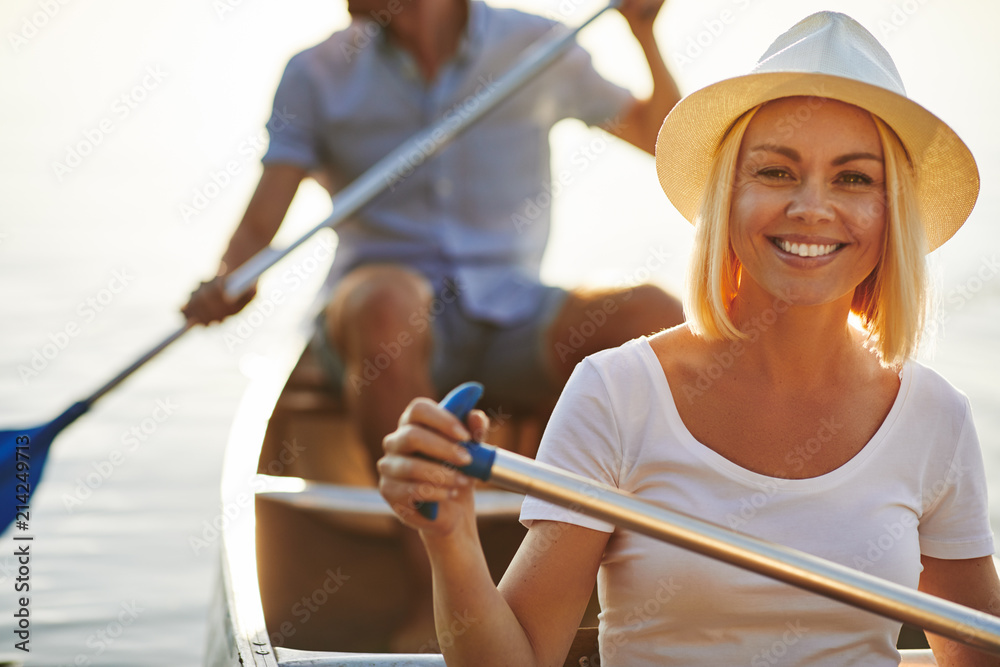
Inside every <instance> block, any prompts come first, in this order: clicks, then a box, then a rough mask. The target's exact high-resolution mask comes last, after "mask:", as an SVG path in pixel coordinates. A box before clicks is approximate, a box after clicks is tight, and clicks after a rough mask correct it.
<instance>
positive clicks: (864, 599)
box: [443, 382, 1000, 654]
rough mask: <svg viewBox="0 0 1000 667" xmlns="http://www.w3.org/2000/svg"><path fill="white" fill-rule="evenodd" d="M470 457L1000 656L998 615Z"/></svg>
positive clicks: (493, 474) (483, 475) (619, 495)
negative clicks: (991, 614)
mask: <svg viewBox="0 0 1000 667" xmlns="http://www.w3.org/2000/svg"><path fill="white" fill-rule="evenodd" d="M481 394H482V386H481V385H479V384H477V383H471V382H470V383H466V384H464V385H461V386H459V387H457V388H456V389H454V390H452V392H451V393H449V395H448V398H446V400H445V401H444V402H443V403H447V404H454V405H461V406H463V408H464V409H465V410H466V411H467V410H468V407H467V406H469V405H470V403H472V404H474V403H475V401H476V400H477V399H478V398H479V396H480V395H481ZM465 446H466V448H467V449H468V450H469V453H470V454H472V457H473V462H472V463H471V464H470V465H468V466H465V467H463V468H459V470H460V471H461V472H463V473H465V474H466V475H469V476H471V477H475V478H477V479H481V480H483V481H485V482H489V483H491V484H493V485H495V486H497V487H500V488H501V489H506V490H507V491H515V492H517V493H523V494H525V495H529V496H534V497H536V498H541V499H542V500H547V501H549V502H551V503H554V504H556V505H560V506H562V507H566V508H568V509H571V510H573V511H576V512H580V513H582V514H586V515H587V516H592V517H595V518H597V519H601V520H602V521H607V522H609V523H612V524H614V525H616V526H619V527H621V528H627V529H629V530H633V531H635V532H637V533H641V534H642V535H646V536H648V537H652V538H654V539H657V540H661V541H663V542H668V543H670V544H673V545H675V546H679V547H682V548H684V549H688V550H690V551H694V552H697V553H700V554H703V555H705V556H709V557H711V558H714V559H716V560H720V561H723V562H726V563H730V564H732V565H736V566H738V567H742V568H744V569H747V570H751V571H753V572H757V573H759V574H763V575H765V576H768V577H771V578H772V579H777V580H778V581H783V582H785V583H788V584H792V585H793V586H798V587H799V588H803V589H805V590H808V591H812V592H814V593H819V594H820V595H824V596H826V597H829V598H832V599H834V600H839V601H841V602H845V603H847V604H850V605H853V606H855V607H858V608H860V609H865V610H867V611H871V612H874V613H876V614H879V615H880V616H885V617H886V618H891V619H894V620H897V621H903V622H906V623H912V624H913V625H916V626H918V627H921V628H924V629H925V630H928V631H930V632H933V633H935V634H939V635H942V636H944V637H949V638H950V639H954V640H955V641H958V642H961V643H963V644H968V645H969V646H973V647H975V648H977V649H980V650H983V651H988V652H990V653H996V654H1000V618H997V617H994V616H990V615H989V614H985V613H983V612H980V611H976V610H974V609H970V608H968V607H964V606H962V605H959V604H955V603H954V602H949V601H947V600H942V599H941V598H938V597H934V596H932V595H928V594H926V593H921V592H920V591H916V590H913V589H911V588H907V587H905V586H901V585H899V584H897V583H894V582H891V581H886V580H885V579H880V578H878V577H874V576H872V575H870V574H865V573H864V572H860V571H858V570H854V569H852V568H849V567H846V566H844V565H840V564H837V563H832V562H830V561H828V560H825V559H822V558H819V557H817V556H813V555H811V554H807V553H804V552H802V551H798V550H796V549H791V548H789V547H785V546H781V545H778V544H774V543H773V542H768V541H766V540H761V539H758V538H755V537H751V536H749V535H744V534H742V533H737V532H736V531H733V530H729V529H728V528H724V527H722V526H718V525H716V524H713V523H709V522H707V521H703V520H701V519H696V518H694V517H692V516H688V515H686V514H681V513H680V512H673V511H671V510H668V509H666V508H664V507H661V506H659V505H654V504H653V503H650V502H647V501H644V500H640V499H639V498H636V497H635V496H633V495H630V494H628V493H624V492H622V491H619V490H618V489H615V488H613V487H610V486H607V485H604V484H599V483H597V482H595V481H593V480H591V479H587V478H585V477H581V476H580V475H576V474H573V473H570V472H567V471H565V470H561V469H559V468H556V467H553V466H550V465H546V464H544V463H540V462H538V461H535V460H532V459H529V458H526V457H524V456H520V455H519V454H515V453H513V452H509V451H506V450H503V449H497V448H496V447H493V446H491V445H485V444H480V443H465Z"/></svg>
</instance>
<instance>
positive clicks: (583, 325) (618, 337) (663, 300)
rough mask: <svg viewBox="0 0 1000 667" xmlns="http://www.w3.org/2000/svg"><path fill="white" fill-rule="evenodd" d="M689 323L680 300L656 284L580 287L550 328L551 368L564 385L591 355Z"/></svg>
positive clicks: (547, 340) (549, 355) (548, 337)
mask: <svg viewBox="0 0 1000 667" xmlns="http://www.w3.org/2000/svg"><path fill="white" fill-rule="evenodd" d="M683 321H684V310H683V308H682V306H681V303H680V301H678V300H677V299H676V298H675V297H673V296H672V295H670V294H668V293H667V292H665V291H663V290H662V289H660V288H659V287H656V286H655V285H639V286H636V287H632V288H624V289H623V288H608V289H590V290H575V291H573V292H571V293H570V294H569V296H568V297H567V299H566V301H565V303H564V304H563V306H562V308H561V309H560V311H559V314H558V315H557V316H556V318H555V320H554V321H553V322H552V325H551V326H550V327H549V329H548V331H547V332H546V350H547V351H548V359H549V361H550V367H551V368H552V369H553V370H554V372H555V374H556V376H557V378H558V379H559V382H560V383H564V382H565V381H566V380H567V379H568V378H569V376H570V373H572V372H573V368H574V367H575V366H576V365H577V364H578V363H579V362H580V361H581V360H582V359H583V358H584V357H586V356H587V355H589V354H593V353H595V352H599V351H600V350H604V349H607V348H611V347H617V346H619V345H622V344H623V343H626V342H628V341H630V340H632V339H633V338H637V337H639V336H643V335H647V334H652V333H656V332H657V331H661V330H663V329H668V328H670V327H673V326H676V325H678V324H680V323H681V322H683Z"/></svg>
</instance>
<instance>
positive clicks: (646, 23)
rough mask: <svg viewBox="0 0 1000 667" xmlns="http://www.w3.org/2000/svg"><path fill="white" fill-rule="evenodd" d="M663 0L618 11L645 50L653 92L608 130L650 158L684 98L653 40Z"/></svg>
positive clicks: (631, 0)
mask: <svg viewBox="0 0 1000 667" xmlns="http://www.w3.org/2000/svg"><path fill="white" fill-rule="evenodd" d="M663 3H664V0H624V2H622V6H621V8H620V9H619V11H620V12H621V13H622V16H624V17H625V20H626V21H628V24H629V28H631V29H632V34H633V35H634V36H635V39H636V41H638V42H639V46H641V47H642V52H643V55H645V57H646V63H647V64H648V65H649V72H650V74H651V75H652V77H653V93H652V94H651V95H650V96H649V98H647V99H645V100H636V101H635V102H633V103H632V106H630V107H629V108H628V110H626V112H625V114H624V116H623V118H622V119H621V122H620V123H618V124H616V126H615V127H609V128H608V130H609V131H610V132H611V133H612V134H614V135H615V136H617V137H619V138H620V139H624V140H625V141H627V142H629V143H630V144H632V145H633V146H636V147H638V148H641V149H642V150H644V151H646V152H647V153H649V154H650V155H652V154H653V150H654V149H655V147H656V135H657V133H658V132H659V131H660V125H662V124H663V119H664V118H665V117H666V115H667V113H668V112H669V111H670V110H671V109H672V108H673V107H674V105H675V104H677V102H678V100H680V98H681V94H680V91H679V90H678V89H677V84H676V83H675V82H674V78H673V76H671V74H670V70H668V69H667V65H666V63H665V62H664V61H663V55H662V54H661V53H660V48H659V46H657V44H656V38H655V37H653V22H654V21H655V20H656V17H657V15H658V14H659V13H660V9H661V8H662V7H663Z"/></svg>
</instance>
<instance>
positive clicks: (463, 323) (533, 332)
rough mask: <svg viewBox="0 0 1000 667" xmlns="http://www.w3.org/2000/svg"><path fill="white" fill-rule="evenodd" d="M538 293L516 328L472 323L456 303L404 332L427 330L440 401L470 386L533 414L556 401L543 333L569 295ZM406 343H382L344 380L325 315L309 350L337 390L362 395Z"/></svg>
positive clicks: (439, 307) (555, 290) (553, 290)
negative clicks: (480, 387)
mask: <svg viewBox="0 0 1000 667" xmlns="http://www.w3.org/2000/svg"><path fill="white" fill-rule="evenodd" d="M539 289H542V290H543V295H542V298H541V299H540V300H539V302H540V306H539V308H538V309H537V310H536V311H535V312H534V313H532V314H531V315H530V317H528V318H527V319H525V320H524V321H523V322H520V323H518V324H516V325H514V326H510V327H500V326H497V325H495V324H492V323H489V322H483V321H479V320H476V319H473V318H470V317H468V316H467V315H466V314H465V313H464V312H463V311H462V307H461V305H460V303H459V300H458V299H455V300H453V301H452V302H451V303H443V302H440V301H439V302H435V305H434V307H432V309H431V312H430V313H428V315H427V322H426V323H425V322H424V321H423V320H420V321H419V322H417V323H416V324H415V325H414V327H413V330H412V331H410V330H407V331H406V332H405V333H407V334H409V335H410V336H411V337H412V336H414V335H415V334H420V333H423V332H426V330H427V329H428V328H429V330H430V333H431V336H432V352H431V379H432V381H433V383H434V387H435V388H436V389H437V391H438V393H439V395H441V396H443V395H444V394H446V393H447V392H449V391H450V390H451V389H453V388H454V387H456V386H457V385H459V384H461V383H462V382H467V381H469V380H475V381H477V382H481V383H482V384H483V386H484V387H485V388H486V394H487V396H489V398H490V400H492V401H494V402H498V403H501V404H503V405H504V406H505V407H507V406H510V407H512V408H517V407H521V406H523V407H526V408H531V407H534V406H535V405H536V404H537V403H538V401H541V400H546V399H548V400H552V399H553V398H555V397H556V396H557V395H558V392H559V390H560V388H561V383H560V382H559V381H557V379H556V377H555V370H554V368H553V367H552V352H551V350H549V349H548V343H547V340H546V333H547V332H548V329H549V327H550V326H551V324H552V322H553V321H554V320H555V318H556V316H557V315H558V314H559V311H560V309H561V308H562V306H563V304H564V303H565V301H566V298H567V296H568V294H569V293H568V292H567V291H566V290H564V289H562V288H559V287H552V286H542V287H540V288H539ZM400 333H401V334H403V333H404V332H400ZM406 340H407V338H406V337H405V336H403V337H402V338H399V337H398V338H397V340H396V341H384V342H383V344H382V345H381V348H382V351H381V352H379V353H378V354H375V355H374V356H373V357H372V358H371V359H365V360H364V361H363V362H362V368H360V369H358V371H356V372H355V373H353V374H352V376H351V377H347V378H345V373H346V369H345V368H344V363H343V361H342V360H341V358H340V355H339V354H338V353H337V350H336V348H335V347H334V346H333V345H331V342H330V341H329V339H328V338H327V336H326V335H325V334H324V326H323V313H321V314H320V316H319V317H318V318H317V319H316V326H315V331H314V333H313V337H312V340H311V341H310V343H309V345H310V347H311V348H312V350H313V353H314V354H315V355H316V357H317V359H319V362H320V363H321V364H322V366H323V369H324V371H325V372H326V374H327V376H328V377H329V379H330V381H331V382H332V384H333V385H334V386H335V387H337V388H338V389H341V390H342V391H347V392H351V391H353V392H360V391H361V390H362V389H363V388H364V387H367V386H369V385H370V384H373V383H375V382H379V381H380V379H381V374H382V370H384V369H385V368H387V367H388V365H389V364H391V363H392V362H393V359H394V358H395V357H396V356H398V355H399V353H400V349H399V345H400V343H401V342H405V341H406ZM409 340H412V338H410V339H409Z"/></svg>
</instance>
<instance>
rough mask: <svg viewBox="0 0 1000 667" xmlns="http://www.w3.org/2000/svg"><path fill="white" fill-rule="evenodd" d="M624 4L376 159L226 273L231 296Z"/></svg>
mask: <svg viewBox="0 0 1000 667" xmlns="http://www.w3.org/2000/svg"><path fill="white" fill-rule="evenodd" d="M619 4H620V0H613V1H612V2H611V3H610V4H608V5H606V6H605V7H602V8H601V9H600V10H599V11H598V12H597V13H595V14H594V15H592V16H591V17H590V18H588V19H587V20H586V21H584V22H583V23H582V24H580V25H579V26H577V27H576V28H573V29H572V30H569V31H568V32H566V33H565V34H562V35H559V36H557V37H555V38H552V39H549V40H547V41H545V42H543V43H541V44H539V45H536V46H535V47H534V48H532V49H531V50H530V51H529V52H528V53H527V54H526V55H525V56H524V57H523V58H522V59H521V60H519V61H518V62H517V63H516V64H515V65H514V66H513V67H512V68H511V69H510V70H509V71H508V72H507V73H506V74H504V75H503V76H502V77H501V78H500V79H499V80H498V81H497V82H496V83H495V84H494V85H493V86H492V87H487V88H486V89H485V90H484V92H483V93H482V94H481V95H480V94H476V95H474V96H471V97H469V98H467V99H466V100H464V101H463V104H461V105H459V106H460V108H459V106H456V107H454V108H453V109H452V111H451V112H450V113H446V114H444V116H443V117H442V118H441V119H439V120H438V121H437V122H436V123H434V124H433V125H431V126H429V127H427V128H426V129H424V130H422V131H420V132H418V133H417V134H416V135H414V136H413V137H412V138H410V139H409V140H408V141H407V142H406V143H404V144H403V145H401V146H400V147H399V148H397V149H396V150H394V151H393V152H391V153H389V154H388V155H386V156H385V157H383V158H382V159H381V160H379V161H378V162H376V163H375V164H374V165H372V166H371V167H370V168H369V169H368V170H367V171H365V173H364V174H362V175H361V176H359V177H358V178H356V179H355V180H353V181H352V182H351V184H350V185H348V186H347V187H346V188H344V189H343V190H341V191H340V192H338V193H337V195H336V196H335V197H334V198H333V212H332V213H331V214H330V216H329V217H328V218H327V219H326V220H324V221H323V222H321V223H320V224H318V225H316V226H315V227H314V228H312V229H311V230H309V231H308V232H306V233H305V234H303V235H302V236H301V237H300V238H299V239H298V240H296V241H295V242H294V243H292V244H290V245H289V246H287V247H286V248H283V249H278V248H272V247H267V248H264V249H263V250H261V251H260V252H258V253H257V254H256V255H254V256H253V257H251V258H250V259H248V260H247V261H246V262H244V263H243V264H241V265H240V267H239V268H237V269H236V270H234V271H233V272H232V273H231V274H229V275H228V276H226V285H225V289H226V295H227V296H228V297H229V298H231V299H235V298H237V297H239V296H240V295H242V294H243V293H244V292H246V291H247V289H249V288H250V286H252V285H253V284H254V283H255V282H256V281H257V279H258V278H259V277H260V275H261V274H262V273H264V271H266V270H267V269H269V268H271V267H272V266H274V264H276V263H277V262H278V261H280V260H281V259H283V258H284V257H285V256H286V255H288V254H289V253H290V252H292V251H293V250H295V249H296V248H297V247H299V246H300V245H302V244H303V243H305V242H306V241H307V240H308V239H309V238H311V237H312V235H313V234H315V233H316V232H318V231H319V230H321V229H324V228H326V227H329V228H334V227H336V226H337V225H339V224H340V223H341V222H343V221H344V220H346V219H347V218H349V217H350V216H352V215H354V214H355V213H357V212H358V210H359V209H360V208H361V207H362V206H364V205H365V204H367V203H368V202H370V201H371V200H372V199H373V198H375V196H376V195H378V194H380V193H381V192H382V191H383V190H385V189H386V188H393V187H395V186H396V184H397V183H399V182H400V181H401V180H402V179H404V178H407V177H408V176H409V175H410V174H411V173H412V171H413V170H414V169H416V168H417V167H419V166H420V165H422V164H423V163H424V162H426V161H427V160H428V159H430V158H431V157H432V156H434V155H435V154H436V153H437V152H438V151H440V150H441V149H442V148H444V147H445V146H446V145H448V144H449V143H450V142H451V141H452V140H453V139H455V137H457V136H458V135H459V134H461V133H462V132H464V131H465V130H466V129H468V128H469V127H470V126H471V125H472V124H473V123H475V122H476V121H478V120H479V119H480V118H482V117H483V116H484V115H485V114H486V113H488V112H489V111H491V110H492V109H493V108H494V107H496V106H497V105H498V104H499V103H500V102H502V101H503V100H504V99H506V98H507V97H509V96H510V95H511V94H512V93H513V92H515V91H516V90H518V89H519V88H521V87H522V86H523V85H524V84H526V83H527V82H528V81H530V80H531V79H533V78H535V77H536V76H538V75H539V74H540V73H541V72H542V71H543V70H545V68H546V67H548V66H549V65H550V64H552V63H553V62H554V61H555V60H556V59H557V58H558V57H559V56H560V55H562V53H563V52H564V51H566V50H567V49H568V48H569V47H570V46H571V45H572V44H573V40H575V39H576V36H577V34H578V33H579V32H580V31H581V30H583V29H584V28H585V27H587V26H588V25H590V23H592V22H593V21H594V19H596V18H597V17H598V16H600V15H601V14H603V13H604V12H605V11H607V10H608V9H611V8H613V7H617V6H618V5H619Z"/></svg>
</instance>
